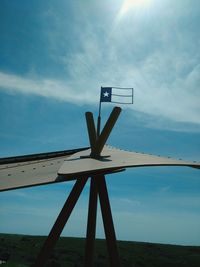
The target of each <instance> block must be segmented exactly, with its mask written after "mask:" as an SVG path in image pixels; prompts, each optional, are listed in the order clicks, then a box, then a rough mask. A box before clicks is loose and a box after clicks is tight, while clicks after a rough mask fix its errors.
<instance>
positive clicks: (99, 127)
mask: <svg viewBox="0 0 200 267" xmlns="http://www.w3.org/2000/svg"><path fill="white" fill-rule="evenodd" d="M101 90H102V87H101ZM100 131H101V93H100V99H99V115H98V119H97V138H98V137H99V136H100Z"/></svg>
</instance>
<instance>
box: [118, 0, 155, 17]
mask: <svg viewBox="0 0 200 267" xmlns="http://www.w3.org/2000/svg"><path fill="white" fill-rule="evenodd" d="M149 3H150V0H124V1H123V4H122V6H121V8H120V11H119V17H120V18H121V17H123V16H124V15H125V14H126V13H127V12H128V11H130V10H131V9H133V8H145V7H147V5H148V4H149Z"/></svg>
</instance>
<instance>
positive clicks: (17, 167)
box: [0, 156, 68, 191]
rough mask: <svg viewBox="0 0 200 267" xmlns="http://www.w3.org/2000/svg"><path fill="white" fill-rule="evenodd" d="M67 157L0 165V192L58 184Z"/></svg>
mask: <svg viewBox="0 0 200 267" xmlns="http://www.w3.org/2000/svg"><path fill="white" fill-rule="evenodd" d="M67 157H68V156H64V157H57V158H53V159H47V160H35V161H28V162H22V163H11V164H2V165H0V191H4V190H9V189H15V188H21V187H27V186H34V185H41V184H48V183H53V182H56V179H57V177H58V175H57V172H58V169H59V168H60V166H61V165H62V164H63V162H64V160H66V158H67Z"/></svg>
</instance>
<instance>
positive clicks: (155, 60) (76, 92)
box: [0, 0, 200, 245]
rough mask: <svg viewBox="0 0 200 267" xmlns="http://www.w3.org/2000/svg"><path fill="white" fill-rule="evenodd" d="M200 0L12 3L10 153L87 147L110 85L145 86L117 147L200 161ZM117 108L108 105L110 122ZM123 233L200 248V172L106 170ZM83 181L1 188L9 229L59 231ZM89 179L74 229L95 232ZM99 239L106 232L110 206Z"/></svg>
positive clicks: (0, 145) (3, 84) (4, 49)
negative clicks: (91, 121)
mask: <svg viewBox="0 0 200 267" xmlns="http://www.w3.org/2000/svg"><path fill="white" fill-rule="evenodd" d="M199 20H200V2H199V1H198V0H176V1H172V0H162V1H159V0H102V1H98V0H86V1H81V0H74V1H72V0H60V1H53V0H48V1H47V0H43V1H40V0H34V1H33V0H29V1H26V0H21V1H16V0H10V1H5V0H1V1H0V157H7V156H14V155H25V154H33V153H40V152H50V151H59V150H64V149H72V148H79V147H86V146H88V145H89V141H88V136H87V129H86V123H85V117H84V113H85V112H86V111H92V112H93V113H94V116H95V119H96V118H97V115H98V104H99V94H100V88H101V86H110V87H112V86H119V87H133V88H134V104H133V105H123V106H121V107H122V109H123V111H122V114H121V115H120V118H119V120H118V122H117V125H116V127H115V129H114V130H113V132H112V134H111V136H110V138H109V140H108V143H109V144H110V145H112V146H115V147H119V148H121V149H125V150H131V151H138V152H144V153H152V154H155V155H162V156H171V157H174V158H182V159H185V160H196V161H199V160H200V141H199V140H200V90H199V84H200V83H199V82H200V63H199V62H200V50H199V47H200V34H199V22H200V21H199ZM113 106H114V105H113V104H110V103H102V123H104V122H105V121H106V118H107V117H108V115H109V113H110V112H111V110H112V108H113ZM106 181H107V184H108V190H109V195H110V201H111V206H112V212H113V218H114V223H115V230H116V235H117V238H118V239H119V240H133V241H144V242H155V243H168V244H180V245H200V173H199V171H198V170H197V169H192V168H186V167H155V168H147V167H146V168H134V169H129V170H127V171H126V172H123V173H118V174H113V175H108V176H107V177H106ZM72 186H73V182H68V183H62V184H56V185H48V186H40V187H34V188H27V189H20V190H13V191H9V192H2V193H1V194H0V209H1V220H0V232H4V233H20V234H32V235H36V234H40V235H46V234H48V233H49V231H50V229H51V227H52V225H53V223H54V221H55V219H56V216H57V215H58V213H59V210H60V209H61V207H62V205H63V204H64V201H65V199H66V198H67V196H68V194H69V192H70V190H71V188H72ZM88 193H89V183H87V185H86V187H85V189H84V192H83V194H82V196H81V198H80V199H79V201H78V203H77V206H76V207H75V209H74V211H73V214H72V216H71V217H70V220H69V223H68V224H67V225H66V227H65V228H64V231H63V233H62V235H64V236H81V237H84V236H85V233H86V222H87V206H88ZM97 237H98V238H104V231H103V226H102V219H101V214H100V212H98V225H97Z"/></svg>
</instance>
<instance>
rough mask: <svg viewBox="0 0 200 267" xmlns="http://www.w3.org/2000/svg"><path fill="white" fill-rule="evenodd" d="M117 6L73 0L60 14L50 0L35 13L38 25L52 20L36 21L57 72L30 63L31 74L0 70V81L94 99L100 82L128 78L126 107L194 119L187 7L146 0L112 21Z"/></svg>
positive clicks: (17, 88) (13, 87) (191, 17)
mask: <svg viewBox="0 0 200 267" xmlns="http://www.w3.org/2000/svg"><path fill="white" fill-rule="evenodd" d="M120 6H121V4H120V3H118V4H116V6H115V5H114V6H113V8H111V7H109V4H105V3H101V4H100V3H99V4H98V3H94V4H91V5H89V6H87V7H86V6H85V5H84V4H82V3H81V2H78V4H75V5H73V4H72V5H71V6H70V8H71V9H70V11H71V14H72V15H71V16H70V17H68V16H66V14H65V13H64V12H62V8H64V9H66V3H64V2H61V3H60V5H55V6H52V7H51V5H50V6H49V7H48V10H45V11H44V12H43V13H42V15H41V23H42V25H43V24H44V22H45V21H49V22H50V23H51V25H52V27H51V29H50V28H49V27H47V25H46V24H44V25H45V27H44V29H43V31H44V38H45V41H46V44H47V46H46V50H47V51H48V53H49V58H50V59H53V62H54V63H55V66H52V68H53V67H54V68H57V69H62V70H63V71H62V73H63V75H60V76H58V77H56V75H54V77H53V78H52V77H51V76H50V75H49V76H48V74H47V75H46V76H42V77H41V76H40V75H38V76H37V71H38V69H39V66H38V68H37V64H36V66H35V75H31V72H30V71H31V69H27V75H23V76H22V75H21V76H20V75H15V74H8V73H6V72H3V71H2V72H1V73H0V88H1V89H2V90H9V91H13V92H21V93H24V94H35V95H40V96H43V97H51V98H55V99H58V100H61V101H67V102H71V103H78V104H96V103H97V102H98V100H99V88H100V86H128V87H130V86H131V87H132V86H133V87H134V88H135V101H134V105H133V106H132V107H131V108H133V109H134V110H137V111H139V112H142V113H144V114H149V115H153V116H159V117H160V118H163V119H168V120H171V121H174V122H189V123H195V124H200V116H199V114H200V105H199V99H200V91H199V79H200V78H199V77H200V65H199V57H200V53H199V38H198V28H197V27H195V26H194V27H193V28H192V30H191V29H190V26H189V25H190V24H192V25H195V23H196V15H195V14H196V13H195V12H196V11H195V8H193V9H191V7H190V5H189V4H188V2H187V1H186V2H185V3H184V4H183V3H182V2H181V1H177V2H176V3H174V8H175V10H176V11H173V12H172V10H171V7H169V1H167V0H166V1H162V5H160V4H159V3H158V1H155V3H154V2H153V1H151V5H150V7H149V9H148V12H147V10H146V12H144V9H143V12H141V13H139V11H138V10H139V7H138V8H137V10H135V9H134V8H132V9H131V10H130V12H128V14H127V15H126V16H125V15H124V17H123V19H121V20H120V21H119V22H118V23H117V24H116V19H117V14H119V10H120ZM108 7H109V12H108ZM180 7H181V8H180ZM97 9H98V13H97ZM173 10H174V9H173ZM78 13H79V14H81V16H78V17H77V14H78ZM69 20H70V27H71V28H69V27H68V26H67V25H68V22H69ZM94 21H95V23H94ZM80 25H81V26H80ZM184 25H185V26H184ZM75 40H76V42H75ZM192 40H193V41H192ZM51 63H52V62H51ZM30 66H31V62H30ZM49 68H50V66H47V69H49ZM13 73H15V72H13ZM47 73H48V72H47ZM50 73H52V71H51V72H50ZM64 74H66V75H64ZM38 77H40V78H38ZM66 77H67V78H66ZM155 124H156V123H155Z"/></svg>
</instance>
